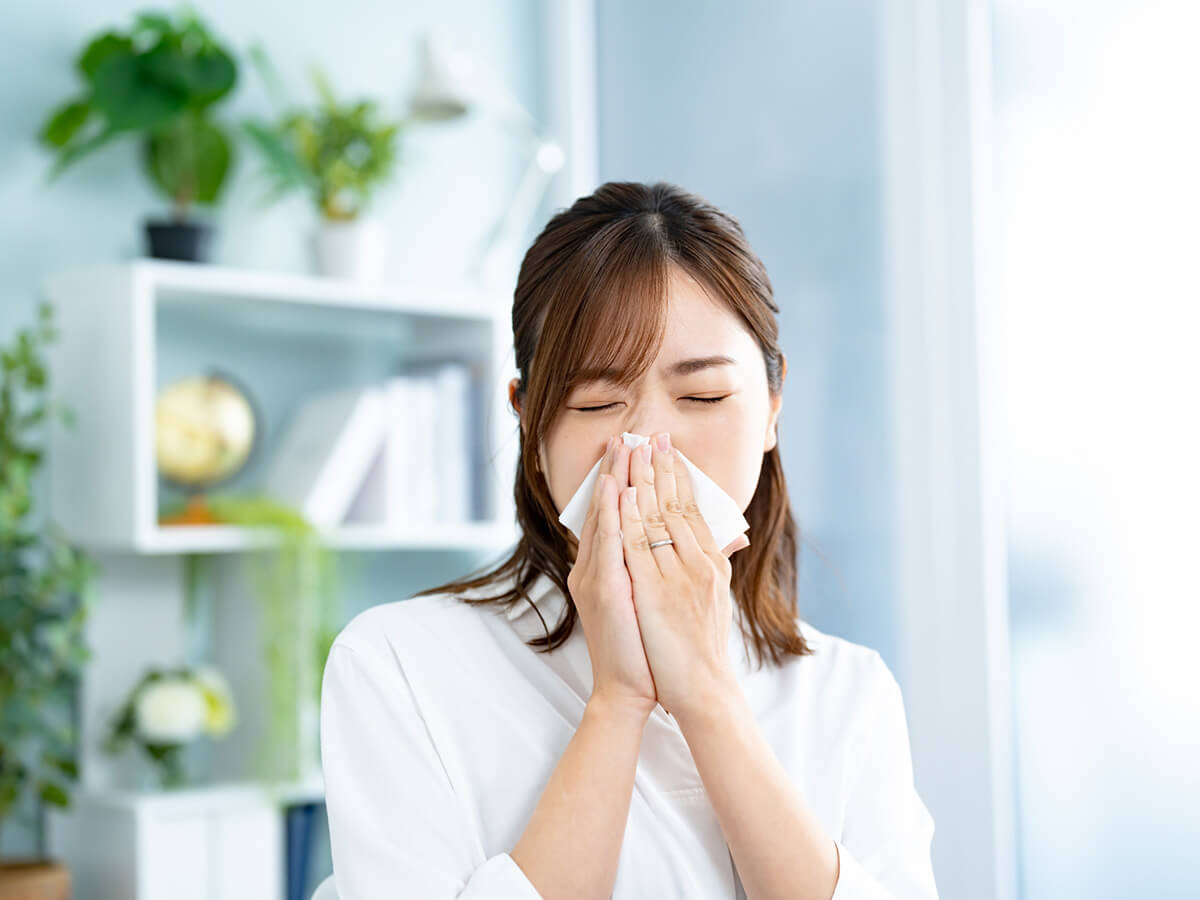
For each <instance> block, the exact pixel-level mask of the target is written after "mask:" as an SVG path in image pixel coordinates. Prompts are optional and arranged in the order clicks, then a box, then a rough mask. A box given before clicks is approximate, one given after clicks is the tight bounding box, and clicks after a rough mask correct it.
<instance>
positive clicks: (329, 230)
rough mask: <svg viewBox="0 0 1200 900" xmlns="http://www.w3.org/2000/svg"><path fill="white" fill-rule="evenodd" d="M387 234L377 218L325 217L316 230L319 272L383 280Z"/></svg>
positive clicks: (338, 276) (315, 262) (326, 274)
mask: <svg viewBox="0 0 1200 900" xmlns="http://www.w3.org/2000/svg"><path fill="white" fill-rule="evenodd" d="M384 238H385V234H384V230H383V225H382V224H381V223H380V222H379V221H377V220H375V219H354V220H352V221H349V222H336V221H328V220H322V222H321V224H320V225H318V226H317V229H316V231H315V232H314V233H313V236H312V239H313V266H314V268H315V270H316V272H317V274H318V275H325V276H328V277H330V278H347V279H350V280H352V281H367V282H379V281H382V280H383V260H384V246H385V240H384Z"/></svg>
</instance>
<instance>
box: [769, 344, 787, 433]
mask: <svg viewBox="0 0 1200 900" xmlns="http://www.w3.org/2000/svg"><path fill="white" fill-rule="evenodd" d="M779 357H780V363H781V370H780V375H779V393H778V394H773V395H771V411H770V414H769V415H768V416H767V433H766V435H764V437H763V453H769V452H770V451H772V450H774V449H775V447H776V446H777V445H778V444H779V425H778V422H779V412H780V410H781V409H783V382H784V381H785V380H786V379H787V355H786V354H784V353H782V352H780V354H779Z"/></svg>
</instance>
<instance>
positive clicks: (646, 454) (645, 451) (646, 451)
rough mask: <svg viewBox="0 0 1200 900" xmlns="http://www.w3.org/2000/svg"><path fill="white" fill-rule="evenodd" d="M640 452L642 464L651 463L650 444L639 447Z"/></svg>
mask: <svg viewBox="0 0 1200 900" xmlns="http://www.w3.org/2000/svg"><path fill="white" fill-rule="evenodd" d="M638 450H639V451H641V454H642V462H646V463H648V462H650V445H649V444H648V443H647V444H642V446H641V447H639V448H638Z"/></svg>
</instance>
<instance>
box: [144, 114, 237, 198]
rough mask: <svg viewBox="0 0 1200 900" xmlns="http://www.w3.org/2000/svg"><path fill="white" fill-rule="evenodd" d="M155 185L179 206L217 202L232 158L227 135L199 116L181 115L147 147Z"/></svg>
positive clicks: (148, 164) (153, 137)
mask: <svg viewBox="0 0 1200 900" xmlns="http://www.w3.org/2000/svg"><path fill="white" fill-rule="evenodd" d="M143 149H144V158H145V161H146V166H147V169H148V170H149V171H150V174H151V177H152V178H153V179H154V182H155V184H157V185H158V186H159V188H160V189H161V190H162V191H163V193H164V194H166V195H167V196H168V197H170V198H171V199H172V200H173V201H174V202H175V203H176V204H178V205H181V206H186V205H187V204H189V203H192V202H195V203H204V204H211V203H215V202H216V198H217V196H218V195H219V193H220V190H221V186H222V185H223V184H224V181H225V176H226V174H227V173H228V171H229V163H230V157H231V155H232V153H231V150H230V146H229V141H228V140H227V139H226V138H225V135H224V133H223V132H222V131H221V130H220V129H219V128H217V127H216V126H215V125H213V124H212V123H211V122H209V121H207V120H206V119H203V118H201V117H200V116H196V115H186V116H181V117H180V118H179V119H177V120H176V121H175V122H173V123H172V125H171V127H169V128H166V129H163V130H161V131H158V132H155V133H154V134H153V135H151V137H150V138H149V140H148V141H147V142H146V144H145V146H144V148H143Z"/></svg>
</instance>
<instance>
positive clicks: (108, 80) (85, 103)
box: [38, 6, 237, 261]
mask: <svg viewBox="0 0 1200 900" xmlns="http://www.w3.org/2000/svg"><path fill="white" fill-rule="evenodd" d="M75 67H76V69H77V70H78V72H79V74H80V76H82V78H83V82H84V85H83V89H82V91H81V93H80V94H79V95H77V96H76V97H75V98H73V99H70V100H68V101H66V102H64V103H63V104H61V105H60V106H59V107H57V108H56V109H54V110H52V111H51V113H50V114H49V116H48V117H47V119H46V121H45V122H44V123H43V125H42V127H41V129H40V131H39V133H38V139H39V141H40V142H41V144H42V145H43V146H45V147H47V148H48V149H50V150H52V151H54V152H55V154H56V158H55V161H54V164H53V166H52V168H51V170H50V179H51V180H53V179H55V178H57V177H58V175H59V174H60V173H61V172H62V171H63V170H64V169H65V168H66V167H67V166H69V165H71V164H72V163H74V162H76V161H77V160H78V159H80V158H81V157H83V156H84V155H86V154H88V153H91V152H92V151H94V150H96V149H97V148H99V147H102V146H104V145H105V144H107V143H108V142H109V141H111V140H113V139H114V138H118V137H121V136H125V135H135V136H138V138H139V141H140V151H141V162H142V166H143V169H144V171H145V173H146V175H147V176H148V177H149V178H150V180H151V182H152V183H153V185H154V186H155V187H156V188H157V189H158V190H159V192H160V193H161V194H162V195H164V196H165V197H166V198H167V199H168V200H169V201H170V203H171V210H172V214H171V218H170V220H167V221H163V220H148V221H147V222H146V237H147V243H148V247H149V251H150V255H151V256H159V257H166V258H172V259H188V260H193V261H195V260H203V259H207V257H208V249H209V245H210V242H211V232H212V228H211V225H209V224H208V223H206V222H201V221H196V220H194V219H193V217H192V216H191V214H190V211H191V208H192V206H193V205H201V206H213V205H215V204H216V203H217V201H218V199H219V198H220V196H221V189H222V186H223V185H224V183H225V180H226V175H227V174H228V172H229V168H230V164H231V161H232V159H233V153H234V151H233V145H232V142H231V141H230V139H229V135H228V134H227V133H226V131H225V129H224V128H223V127H222V126H221V125H220V124H218V122H216V121H215V120H214V118H213V116H214V111H215V108H216V106H217V105H218V104H219V103H220V102H221V101H222V100H224V99H225V98H226V97H227V96H228V95H229V93H230V91H232V90H233V87H234V85H235V84H236V82H237V63H236V61H235V59H234V57H233V56H232V54H230V52H229V51H228V50H227V49H225V47H223V46H222V45H221V44H220V43H219V42H218V41H217V40H216V39H215V38H214V37H213V35H212V34H211V33H210V32H209V30H208V28H207V27H206V26H205V24H204V23H203V22H202V21H201V20H200V18H199V17H198V16H197V15H196V13H195V12H194V11H193V10H192V9H191V8H190V7H187V6H184V7H181V8H180V10H179V11H178V12H177V13H176V15H175V17H174V18H172V17H171V16H169V15H167V14H164V13H160V12H143V13H140V14H138V15H137V16H136V17H135V18H134V22H133V25H132V26H131V27H130V29H129V30H128V31H116V30H108V31H105V32H103V33H102V34H100V35H97V36H96V37H94V38H92V39H91V40H90V41H88V43H87V44H86V46H85V47H84V48H83V50H82V51H81V52H80V54H79V56H78V57H77V59H76V61H75Z"/></svg>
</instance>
